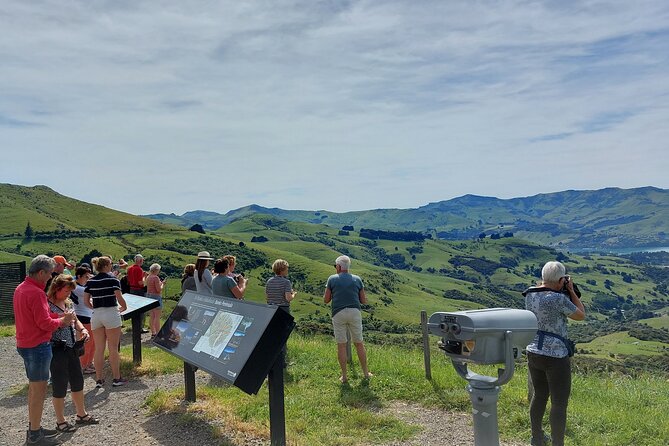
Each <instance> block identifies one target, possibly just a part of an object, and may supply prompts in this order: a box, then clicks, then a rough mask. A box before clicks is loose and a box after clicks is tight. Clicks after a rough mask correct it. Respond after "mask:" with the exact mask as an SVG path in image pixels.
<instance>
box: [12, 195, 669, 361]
mask: <svg viewBox="0 0 669 446" xmlns="http://www.w3.org/2000/svg"><path fill="white" fill-rule="evenodd" d="M0 190H1V191H2V192H3V194H2V195H1V197H2V200H3V201H2V203H3V207H2V211H3V215H5V212H7V213H8V214H11V215H14V216H15V217H13V218H12V219H9V221H15V223H13V225H9V224H8V223H7V222H6V221H5V222H3V223H2V224H3V225H4V227H3V229H0V262H14V261H21V260H28V261H29V260H30V258H32V257H34V256H35V255H37V254H41V253H45V254H49V255H53V254H62V255H65V256H66V257H67V258H68V259H70V260H72V261H76V262H80V261H81V259H82V258H84V256H87V255H90V254H91V253H94V252H100V253H105V254H111V255H112V256H114V258H120V257H124V258H125V259H127V260H131V259H132V256H133V255H134V254H135V253H137V252H141V253H142V254H143V255H144V256H145V258H147V261H148V262H151V263H153V262H157V263H160V264H161V265H162V267H163V269H162V271H163V272H164V273H166V274H168V275H169V276H170V277H173V278H175V279H174V280H170V281H168V289H167V294H168V296H169V297H172V298H177V297H178V296H179V295H180V287H179V281H178V280H177V279H176V278H178V277H179V275H180V273H181V271H182V269H183V267H184V265H185V264H187V263H191V262H193V261H194V259H195V254H196V253H197V252H198V251H201V250H208V251H210V252H211V253H212V254H213V255H214V256H216V257H219V256H222V255H225V254H229V253H232V254H234V255H236V256H237V257H238V259H239V262H238V270H240V271H243V272H244V273H245V274H246V276H247V277H249V278H250V282H249V287H248V290H247V294H246V298H247V299H250V300H253V301H257V302H263V301H264V283H265V281H266V280H267V278H269V277H270V276H271V271H270V265H271V262H272V261H273V260H274V259H276V258H284V259H286V260H288V261H289V262H290V264H291V269H290V279H291V280H292V282H293V284H294V286H295V288H296V289H297V290H298V292H299V293H298V297H297V299H296V300H295V301H294V304H293V305H292V307H293V312H294V314H295V316H296V317H297V319H298V321H299V327H300V329H301V330H304V331H307V332H311V333H313V332H321V333H328V334H329V333H330V331H331V328H330V318H329V307H328V306H327V305H325V304H324V303H323V302H322V295H323V290H324V284H325V281H326V279H327V277H328V276H329V275H330V274H332V273H333V272H334V269H333V267H332V264H333V260H334V259H335V258H336V257H337V256H338V255H340V254H347V255H350V256H351V257H352V258H353V259H354V263H353V271H354V272H355V273H356V274H359V275H360V276H361V277H363V279H364V281H365V285H366V287H367V291H368V296H369V305H367V306H366V307H365V308H364V315H365V318H364V320H365V329H366V332H367V333H368V336H369V339H370V340H371V341H373V342H378V343H385V344H387V343H393V344H412V345H416V344H418V343H419V339H420V336H419V329H418V322H419V314H420V311H421V310H426V311H428V313H431V312H434V311H453V310H461V309H469V308H482V307H500V306H501V307H516V308H522V307H523V299H522V296H521V294H520V291H522V290H523V289H525V288H526V287H528V286H530V285H532V284H534V283H535V282H536V281H537V279H538V276H539V273H540V269H541V266H542V265H543V264H544V263H545V262H546V261H548V260H554V259H558V260H561V261H562V262H564V263H565V264H566V266H567V268H568V270H569V272H570V274H572V276H573V277H574V279H575V281H576V283H577V284H578V285H579V287H580V288H581V290H582V291H583V294H584V301H585V303H586V308H587V311H588V322H587V323H583V324H573V325H572V327H571V331H572V334H573V337H574V338H575V339H576V340H577V341H578V342H579V343H581V344H583V345H585V344H587V343H591V342H593V341H594V340H595V339H597V338H600V337H605V336H608V335H611V334H613V333H619V332H627V333H626V335H625V336H629V337H635V336H637V337H636V338H635V339H637V340H639V341H643V342H658V341H659V342H665V341H663V339H664V338H663V336H664V335H663V333H662V331H663V330H665V328H666V327H663V326H661V325H659V323H657V322H655V321H656V320H657V319H653V318H658V317H659V316H660V315H661V314H666V313H667V308H669V301H668V299H669V289H668V287H669V269H667V268H660V267H656V266H652V265H650V264H646V263H635V261H633V260H632V258H622V257H615V256H602V255H585V256H581V255H576V254H571V253H567V254H565V253H563V252H558V251H556V250H554V249H552V248H549V247H546V246H543V245H539V244H536V243H534V242H531V241H526V240H523V239H521V238H519V237H517V236H513V237H511V236H507V237H500V238H499V239H491V238H490V237H486V238H484V239H478V238H475V239H470V240H460V241H454V240H439V239H430V238H423V237H421V238H420V239H418V240H413V241H401V240H390V239H387V238H377V239H374V240H372V239H370V238H367V237H361V235H360V231H359V230H349V231H341V230H340V229H339V228H340V227H339V226H336V227H333V226H331V225H325V224H313V223H305V222H299V221H289V220H286V219H281V218H278V217H276V216H273V215H263V214H258V213H250V214H249V215H247V216H246V217H244V218H239V219H236V220H235V221H234V222H232V223H230V224H228V225H226V226H224V227H222V228H220V229H218V230H217V231H214V232H210V233H208V234H206V235H202V234H198V233H195V232H192V231H188V230H186V229H184V228H179V227H175V226H169V225H163V224H160V223H156V222H154V221H151V220H147V219H144V218H140V217H134V216H131V215H128V214H124V213H121V212H117V211H113V210H110V209H106V208H104V207H101V206H95V205H90V204H87V203H82V202H79V201H77V200H72V199H69V198H67V197H63V196H62V195H59V194H57V193H55V192H53V191H51V190H50V189H48V188H44V187H35V188H22V187H18V186H7V185H3V186H2V187H1V188H0ZM33 203H34V205H32V204H33ZM29 212H32V213H30V214H29ZM27 215H30V216H34V215H39V216H41V218H42V220H35V223H33V220H31V226H33V227H34V228H35V230H36V231H37V232H42V234H41V235H38V236H34V237H25V236H24V234H23V230H24V229H25V225H26V223H25V220H22V219H21V218H25V217H26V216H27ZM16 216H21V218H18V217H16ZM63 228H64V229H63ZM404 229H405V228H403V230H404ZM87 230H89V231H88V232H87ZM394 235H397V234H393V233H386V234H384V235H383V237H390V238H393V236H394ZM400 235H402V234H400ZM400 238H401V237H400ZM649 319H650V320H649ZM637 320H639V321H641V322H639V323H637V325H638V326H635V327H633V329H631V328H629V327H627V325H629V323H632V322H635V321H637ZM646 320H648V324H643V321H646ZM662 320H663V319H662ZM642 325H643V327H640V326H642ZM644 327H647V328H644ZM632 342H635V341H632ZM602 345H603V346H604V347H602ZM606 345H612V344H610V343H608V344H607V343H603V344H597V348H596V349H595V348H592V350H596V354H595V359H596V357H597V356H602V352H603V353H604V354H606V347H605V346H606ZM632 345H637V344H632ZM639 345H644V344H639ZM653 345H655V344H653ZM586 349H587V347H586ZM612 353H614V357H613V358H611V359H614V360H616V361H618V360H619V361H628V362H629V357H627V356H625V357H623V356H616V354H618V353H620V355H628V354H629V351H628V350H624V351H620V352H618V353H616V352H612ZM658 353H662V351H661V350H655V351H654V354H658ZM639 354H644V355H645V354H646V353H645V350H640V351H639ZM656 363H657V364H661V362H660V361H658V362H656ZM656 363H653V364H650V365H654V364H656ZM650 365H649V366H650Z"/></svg>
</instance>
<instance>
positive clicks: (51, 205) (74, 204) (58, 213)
mask: <svg viewBox="0 0 669 446" xmlns="http://www.w3.org/2000/svg"><path fill="white" fill-rule="evenodd" d="M0 209H1V210H2V219H0V235H8V234H19V235H23V234H24V232H25V229H26V226H27V224H28V223H30V226H31V227H32V229H33V230H34V231H35V232H36V233H60V234H64V233H76V232H82V231H83V232H111V231H147V230H151V229H153V230H158V229H165V225H163V224H162V223H158V222H156V221H155V220H150V219H147V218H143V217H137V216H135V215H132V214H127V213H124V212H119V211H115V210H112V209H108V208H105V207H103V206H99V205H96V204H90V203H86V202H84V201H80V200H75V199H73V198H69V197H66V196H64V195H61V194H59V193H58V192H55V191H54V190H52V189H50V188H48V187H46V186H34V187H25V186H16V185H13V184H2V183H0Z"/></svg>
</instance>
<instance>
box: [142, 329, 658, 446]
mask: <svg viewBox="0 0 669 446" xmlns="http://www.w3.org/2000/svg"><path fill="white" fill-rule="evenodd" d="M288 350H289V361H290V363H291V365H290V366H289V368H288V369H287V371H286V373H285V380H286V422H287V435H288V438H289V440H290V442H289V444H291V445H313V444H319V445H362V444H377V443H383V442H387V441H391V440H394V441H402V440H405V439H407V438H408V437H409V436H411V435H412V434H413V433H415V431H416V429H417V428H416V426H411V425H407V424H406V423H404V422H402V421H400V420H398V419H395V418H394V417H392V416H390V415H388V414H383V413H382V412H379V409H381V408H383V407H386V406H388V404H389V403H390V402H392V401H408V402H412V403H416V404H420V405H423V406H424V407H430V408H438V409H443V410H455V411H462V412H468V411H469V410H470V402H469V398H468V395H467V392H466V391H465V389H464V387H465V382H464V381H463V380H462V379H460V378H459V377H458V376H457V375H456V373H455V371H454V370H453V368H452V366H451V365H450V362H449V361H447V360H446V358H445V357H444V356H443V355H435V356H434V357H433V361H432V362H433V368H432V374H433V380H432V381H427V380H426V379H425V376H424V371H423V363H422V352H420V351H419V350H407V349H403V348H399V347H378V346H369V362H370V369H371V370H372V371H373V373H375V376H374V377H373V378H372V379H371V380H369V381H367V380H363V379H361V378H360V375H359V370H358V369H357V368H354V373H353V375H352V379H351V381H350V384H349V385H341V384H339V383H338V380H337V377H338V376H339V375H338V365H337V362H336V357H335V345H334V344H333V342H332V340H331V339H329V338H326V337H303V336H295V335H294V336H292V337H291V339H290V341H289V346H288ZM166 355H167V354H166ZM159 357H160V356H159V355H158V356H156V359H154V360H157V358H159ZM168 370H171V369H168ZM493 372H494V371H493V370H492V369H487V370H486V371H485V373H488V374H491V373H493ZM526 380H527V372H526V369H525V367H524V366H523V365H522V364H521V365H519V368H518V370H517V372H516V375H515V377H514V378H513V380H512V381H511V382H510V383H509V384H508V385H505V386H504V389H503V391H502V393H501V395H500V402H499V424H500V435H501V437H502V438H506V439H515V440H520V441H523V440H525V441H526V440H527V438H529V419H528V403H527V381H526ZM667 391H669V384H668V383H667V382H666V381H664V380H662V379H658V378H653V377H650V376H647V377H643V378H641V379H637V380H632V379H628V378H623V377H603V376H581V375H575V376H574V384H573V390H572V399H571V402H570V408H569V421H568V438H567V444H570V445H609V446H614V445H630V444H639V445H641V444H643V445H649V446H651V445H664V444H665V443H664V441H665V439H666V438H669V423H667V421H668V420H669V419H668V416H667V413H668V411H669V400H667V399H666V398H662V397H661V395H666V392H667ZM197 392H198V401H197V402H196V403H194V404H192V405H187V406H184V405H183V404H181V401H182V399H183V389H173V390H171V391H158V392H155V393H154V394H153V395H151V397H150V398H149V400H148V405H149V407H150V408H151V410H154V411H174V412H179V413H184V414H188V415H189V416H191V417H196V418H201V419H204V420H209V421H213V420H215V421H216V424H219V423H222V424H223V425H224V426H225V425H227V426H232V427H234V428H235V429H243V430H247V431H249V432H253V433H255V434H260V435H263V436H268V435H269V434H268V432H269V428H268V417H269V414H268V407H267V399H268V394H267V388H266V386H263V388H262V390H261V391H260V393H259V394H258V395H257V396H249V395H246V394H244V393H243V392H241V391H240V390H238V389H236V388H234V387H228V386H222V387H213V386H202V387H200V388H198V389H197Z"/></svg>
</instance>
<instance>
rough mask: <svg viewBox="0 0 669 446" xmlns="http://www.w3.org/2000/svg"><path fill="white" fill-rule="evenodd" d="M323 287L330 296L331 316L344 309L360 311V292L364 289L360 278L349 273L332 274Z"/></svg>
mask: <svg viewBox="0 0 669 446" xmlns="http://www.w3.org/2000/svg"><path fill="white" fill-rule="evenodd" d="M325 286H326V288H328V289H329V290H330V293H331V294H332V316H334V315H335V314H337V313H338V312H340V311H341V310H343V309H344V308H357V309H360V290H362V289H364V288H365V286H364V285H363V284H362V279H361V278H360V277H358V276H356V275H354V274H350V273H340V274H333V275H331V276H330V277H328V281H327V284H326V285H325Z"/></svg>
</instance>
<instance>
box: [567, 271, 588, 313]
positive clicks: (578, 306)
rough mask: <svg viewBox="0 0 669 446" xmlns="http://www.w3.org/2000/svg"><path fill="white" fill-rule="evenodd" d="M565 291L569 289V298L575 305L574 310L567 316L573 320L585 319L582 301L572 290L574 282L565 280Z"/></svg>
mask: <svg viewBox="0 0 669 446" xmlns="http://www.w3.org/2000/svg"><path fill="white" fill-rule="evenodd" d="M567 291H569V299H570V300H571V302H572V303H573V304H574V305H576V311H574V312H573V313H572V314H570V315H569V316H567V317H568V318H569V319H573V320H575V321H582V320H583V319H585V307H584V306H583V302H581V299H580V298H579V297H578V295H577V294H576V292H575V291H574V283H573V282H572V281H571V280H568V281H567Z"/></svg>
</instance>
